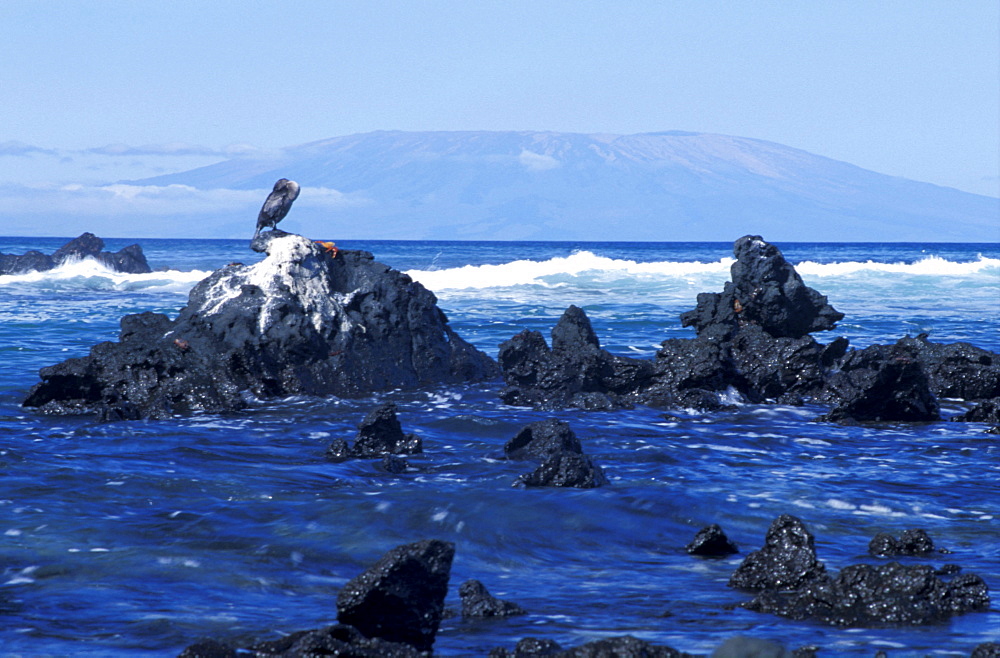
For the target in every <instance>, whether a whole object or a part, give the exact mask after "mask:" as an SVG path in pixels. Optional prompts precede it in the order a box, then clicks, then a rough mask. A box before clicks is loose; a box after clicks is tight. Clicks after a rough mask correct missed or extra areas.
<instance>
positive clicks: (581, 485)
mask: <svg viewBox="0 0 1000 658" xmlns="http://www.w3.org/2000/svg"><path fill="white" fill-rule="evenodd" d="M605 484H608V478H607V477H605V475H604V471H603V470H601V467H600V466H598V465H597V464H595V463H594V462H593V461H591V459H590V457H588V456H587V455H584V454H580V453H576V452H570V451H568V450H563V451H560V452H554V453H552V454H550V455H549V456H548V457H546V458H545V461H543V462H542V463H541V464H540V465H539V466H538V468H536V469H535V470H534V471H532V472H531V473H528V474H526V475H522V476H520V477H518V478H517V480H516V481H515V482H514V485H515V486H525V487H575V488H577V489H593V488H595V487H601V486H604V485H605Z"/></svg>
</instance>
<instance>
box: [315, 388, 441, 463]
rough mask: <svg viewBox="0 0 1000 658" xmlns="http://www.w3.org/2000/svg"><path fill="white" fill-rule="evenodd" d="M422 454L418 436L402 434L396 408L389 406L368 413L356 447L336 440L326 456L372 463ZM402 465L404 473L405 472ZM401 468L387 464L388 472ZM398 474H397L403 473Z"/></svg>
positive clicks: (356, 440)
mask: <svg viewBox="0 0 1000 658" xmlns="http://www.w3.org/2000/svg"><path fill="white" fill-rule="evenodd" d="M421 452H423V443H422V442H421V440H420V437H418V436H417V435H416V434H403V428H402V426H401V425H400V424H399V419H398V418H396V405H395V404H393V403H392V402H386V403H385V404H380V405H379V406H377V407H375V408H374V409H372V410H371V411H370V412H368V415H367V416H365V418H364V420H362V421H361V424H360V425H358V434H357V436H355V438H354V445H353V446H348V445H347V441H344V440H343V439H337V440H336V441H334V442H333V443H332V444H331V445H330V448H329V449H328V450H327V452H326V457H327V459H331V460H334V461H343V460H345V459H351V458H358V459H370V458H374V457H382V456H389V455H415V454H419V453H421ZM405 464H406V462H405V461H404V462H403V466H402V470H406V465H405ZM398 467H399V465H398V464H387V469H386V470H389V471H390V472H394V471H393V470H392V469H394V468H398ZM402 470H400V471H395V472H402Z"/></svg>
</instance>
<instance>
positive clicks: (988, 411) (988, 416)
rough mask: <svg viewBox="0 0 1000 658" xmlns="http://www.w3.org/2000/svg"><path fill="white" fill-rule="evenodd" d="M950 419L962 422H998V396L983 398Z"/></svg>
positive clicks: (999, 419)
mask: <svg viewBox="0 0 1000 658" xmlns="http://www.w3.org/2000/svg"><path fill="white" fill-rule="evenodd" d="M952 420H954V421H957V422H963V423H1000V398H993V399H991V400H983V401H982V402H980V403H979V404H977V405H976V406H974V407H973V408H972V409H969V410H968V411H966V412H965V413H962V414H959V415H958V416H955V417H954V418H952Z"/></svg>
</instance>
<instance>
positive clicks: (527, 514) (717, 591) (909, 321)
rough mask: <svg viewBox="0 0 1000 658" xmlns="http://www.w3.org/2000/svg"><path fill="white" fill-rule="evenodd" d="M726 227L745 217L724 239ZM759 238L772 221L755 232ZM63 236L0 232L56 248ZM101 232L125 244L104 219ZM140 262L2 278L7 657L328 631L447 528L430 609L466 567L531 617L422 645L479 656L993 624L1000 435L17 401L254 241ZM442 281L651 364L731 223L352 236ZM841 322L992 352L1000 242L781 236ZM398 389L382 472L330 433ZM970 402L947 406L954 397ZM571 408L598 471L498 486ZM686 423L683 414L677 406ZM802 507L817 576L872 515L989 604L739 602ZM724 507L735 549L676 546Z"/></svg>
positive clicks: (721, 269)
mask: <svg viewBox="0 0 1000 658" xmlns="http://www.w3.org/2000/svg"><path fill="white" fill-rule="evenodd" d="M733 237H734V238H735V237H738V236H733ZM765 237H766V236H765ZM65 242H66V240H65V239H50V238H44V239H43V238H39V239H35V238H0V252H5V253H23V252H24V251H26V250H28V249H39V250H41V251H44V252H46V253H51V252H52V251H54V250H55V249H56V248H58V247H59V246H61V245H62V244H63V243H65ZM106 242H107V247H106V248H107V249H110V250H117V249H119V248H121V247H123V246H125V245H127V244H129V243H131V242H133V241H131V240H106ZM141 244H142V247H143V249H144V251H145V253H146V255H147V258H148V259H149V262H150V265H151V266H152V267H153V268H154V269H159V268H169V269H166V270H165V271H158V272H154V273H152V274H146V275H123V274H114V273H111V272H108V271H106V270H104V269H102V268H100V267H98V266H97V265H95V264H93V263H90V262H82V263H76V264H73V265H68V266H65V267H62V268H60V269H58V270H54V271H51V272H46V273H38V274H29V275H23V276H6V277H3V276H0V655H3V656H8V655H9V656H19V655H23V656H46V655H51V656H66V655H74V656H171V655H177V654H178V653H179V652H180V651H181V650H182V649H183V648H184V647H185V646H187V645H188V644H190V643H192V642H195V641H197V640H199V639H203V638H209V637H211V638H216V639H222V640H228V641H231V642H233V643H241V642H242V643H248V642H251V641H254V640H257V639H273V638H274V637H276V636H277V635H278V634H280V633H287V632H291V631H296V630H302V629H309V628H316V627H320V626H323V625H326V624H329V623H332V622H333V621H334V620H335V617H336V605H335V602H336V594H337V591H338V589H339V588H340V587H341V586H342V585H343V584H344V583H345V582H346V581H347V580H349V579H350V578H352V577H353V576H355V575H357V574H358V573H360V572H361V571H362V570H363V569H365V568H366V567H367V566H369V565H370V564H372V563H373V562H374V561H375V560H376V559H377V558H378V557H380V556H381V555H382V554H383V553H384V552H385V551H387V550H389V549H390V548H392V547H394V546H397V545H399V544H403V543H407V542H411V541H416V540H419V539H424V538H439V539H444V540H448V541H452V542H455V544H456V550H457V552H456V558H455V563H454V567H453V571H452V578H451V588H450V589H451V592H450V594H449V598H448V605H449V606H450V607H452V608H454V609H456V610H457V609H458V607H459V603H458V596H457V590H458V585H459V584H460V583H461V582H463V581H464V580H466V579H468V578H476V579H479V580H481V581H482V582H483V583H484V584H485V585H486V586H487V587H488V588H489V589H490V591H491V592H492V593H493V594H494V595H496V596H499V597H501V598H505V599H509V600H512V601H515V602H517V603H519V604H520V605H521V606H522V607H524V608H525V609H526V610H527V611H528V614H527V615H525V616H522V617H514V618H510V619H505V620H495V621H476V622H472V621H465V620H462V619H461V617H458V616H453V617H450V618H448V619H446V620H445V621H444V623H443V625H442V627H441V630H440V632H439V634H438V637H437V641H436V644H435V653H436V654H438V655H442V656H476V655H485V654H486V653H487V652H488V651H489V649H490V648H492V647H496V646H504V647H508V648H512V647H513V645H514V643H515V642H516V641H517V640H518V639H520V638H522V637H525V636H534V637H544V638H551V639H554V640H556V641H557V642H559V643H561V644H563V645H564V646H574V645H577V644H581V643H583V642H586V641H590V640H593V639H596V638H599V637H604V636H612V635H621V634H626V633H628V634H632V635H635V636H638V637H641V638H645V639H648V640H650V641H653V642H657V643H663V644H668V645H670V646H673V647H674V648H677V649H680V650H683V651H687V652H692V653H710V652H711V651H712V649H713V648H715V647H716V646H718V645H719V644H721V643H722V642H723V641H724V640H725V639H726V638H728V637H730V636H733V635H750V636H755V637H761V638H767V639H772V640H776V641H780V642H782V643H784V644H785V645H786V646H788V647H789V648H795V647H799V646H803V645H818V646H820V647H822V648H823V653H822V654H821V655H866V656H871V655H873V654H874V653H875V652H876V651H878V650H885V651H888V652H889V655H891V656H912V655H944V656H947V655H956V656H958V655H968V654H969V652H970V651H971V650H972V648H973V647H974V646H975V645H977V644H979V643H981V642H985V641H988V640H998V639H1000V437H997V436H995V435H990V434H986V433H985V430H986V426H985V425H980V424H965V423H949V422H940V423H930V424H918V425H905V424H899V425H888V426H883V427H877V428H875V427H840V426H836V425H829V424H824V423H817V422H815V421H814V419H815V418H816V417H817V416H818V415H819V414H820V413H822V412H823V411H824V409H823V408H821V407H818V406H805V407H785V406H754V405H741V406H739V407H738V408H737V410H735V411H731V412H725V413H715V414H696V413H692V412H688V411H685V410H670V411H671V413H672V414H674V416H675V417H668V416H666V415H665V410H660V409H650V408H642V407H640V408H637V409H634V410H628V411H615V412H598V413H586V412H580V411H565V412H552V413H541V412H535V411H532V410H528V409H520V408H511V407H505V406H503V405H502V404H500V402H499V401H498V399H497V396H496V393H497V391H498V390H499V388H500V385H499V384H498V383H488V384H482V385H470V386H461V387H454V388H433V389H430V390H419V391H391V392H387V393H383V394H379V395H375V396H372V397H369V398H365V399H361V400H338V399H311V398H292V399H284V400H272V401H267V402H261V403H260V404H258V405H257V406H256V407H255V408H253V409H251V410H249V411H246V412H242V413H239V414H232V415H208V414H206V415H196V416H192V417H183V418H175V419H171V420H166V421H148V422H123V423H114V424H98V423H95V422H94V421H93V419H92V418H89V417H45V416H39V415H37V414H35V413H33V412H31V411H28V410H24V409H22V408H21V407H20V401H21V400H22V399H23V397H24V395H25V394H26V393H27V391H28V389H29V388H30V387H31V386H32V385H33V384H34V383H35V382H37V381H38V374H37V373H38V370H39V368H42V367H44V366H46V365H51V364H53V363H56V362H59V361H62V360H64V359H66V358H69V357H74V356H82V355H85V354H86V353H87V352H88V350H89V349H90V347H91V346H93V345H94V344H96V343H98V342H101V341H105V340H115V339H116V338H117V333H118V322H119V319H120V318H121V317H122V316H123V315H125V314H128V313H136V312H141V311H146V310H152V311H159V312H164V313H168V314H170V315H172V316H173V315H176V313H177V311H178V310H179V309H180V308H181V307H182V306H183V305H184V304H185V302H186V299H187V293H188V291H189V290H190V288H191V287H192V286H193V285H194V284H195V283H196V282H197V281H199V280H200V279H201V278H203V277H204V276H207V275H208V274H209V273H210V272H211V271H212V270H214V269H216V268H218V267H221V266H224V265H226V264H227V263H229V262H233V261H242V262H252V261H254V260H257V259H259V258H260V255H258V254H255V253H253V252H251V251H250V250H249V249H248V248H247V243H246V242H243V241H227V240H219V241H211V240H144V241H142V243H141ZM340 246H341V247H343V248H349V249H351V248H354V249H367V250H370V251H372V252H373V253H374V254H375V256H376V258H377V259H378V260H380V261H382V262H384V263H387V264H389V265H391V266H393V267H395V268H396V269H399V270H403V271H407V272H409V273H410V274H411V275H412V276H413V277H414V278H415V279H417V280H419V281H421V282H422V283H424V285H426V286H427V287H428V288H429V289H431V290H433V291H435V293H436V294H437V296H438V299H439V303H440V306H441V307H442V309H444V311H445V312H446V314H447V315H448V317H449V318H450V320H451V324H452V326H453V327H454V328H455V329H456V330H457V331H458V332H459V333H460V334H461V335H462V336H463V337H464V338H466V339H467V340H469V341H470V342H472V343H473V344H475V345H476V346H477V347H479V348H480V349H482V350H484V351H486V352H487V353H489V354H491V355H493V356H495V355H496V353H497V346H498V345H499V343H500V342H502V341H503V340H505V339H507V338H510V337H511V336H512V335H514V334H515V333H517V332H519V331H521V330H522V329H537V330H540V331H542V332H543V333H544V334H545V335H546V336H548V332H549V331H550V329H551V327H552V326H553V324H554V323H555V322H556V320H557V319H558V317H559V316H560V314H561V313H562V312H563V310H565V308H566V307H567V306H568V305H569V304H576V305H578V306H580V307H582V308H583V309H584V310H586V312H587V314H588V315H589V316H590V318H591V321H592V322H593V324H594V327H595V330H596V331H597V334H598V336H599V337H600V339H601V342H602V346H604V347H606V348H607V349H609V350H610V351H611V352H613V353H616V354H622V355H626V356H633V357H652V355H653V354H654V353H655V351H656V349H657V347H658V345H659V343H660V342H661V341H663V340H665V339H667V338H671V337H688V336H692V335H693V332H692V330H690V329H685V328H682V327H681V326H680V321H679V319H678V315H679V314H680V313H682V312H683V311H685V310H688V309H690V308H692V307H693V306H694V301H695V296H696V295H697V293H699V292H703V291H717V290H721V288H722V285H723V284H724V282H725V281H727V280H728V278H729V265H730V264H731V262H732V260H731V258H732V243H731V242H718V243H634V244H630V243H538V242H533V243H519V242H509V243H475V242H448V243H445V242H387V241H371V242H360V241H358V242H343V243H341V244H340ZM779 246H780V247H781V248H782V251H783V252H784V254H785V256H786V257H787V258H788V260H789V261H790V262H792V263H793V264H795V265H796V268H797V269H798V271H799V273H800V274H801V275H802V276H803V278H804V279H805V281H806V283H807V284H808V285H810V286H812V287H814V288H816V289H817V290H819V291H820V292H822V293H823V294H825V295H827V296H828V297H829V300H830V302H831V303H832V304H833V306H835V307H836V308H837V309H838V310H840V311H842V312H844V313H845V314H846V317H845V319H844V320H843V321H842V322H841V323H840V325H839V327H838V328H837V329H836V330H835V331H833V332H826V334H825V335H824V334H820V335H818V336H817V338H818V339H819V340H820V341H821V342H829V341H830V340H832V339H833V338H834V337H835V336H838V335H840V336H846V337H847V338H849V339H850V341H851V344H852V345H853V346H855V347H865V346H867V345H871V344H874V343H888V342H893V341H895V340H896V339H897V338H900V337H902V336H904V335H907V334H909V335H916V334H918V333H921V332H927V333H929V334H930V337H931V340H935V341H941V342H952V341H958V340H963V341H968V342H971V343H973V344H975V345H978V346H981V347H985V348H988V349H991V350H993V351H1000V312H998V310H1000V245H997V244H975V245H967V244H966V245H961V244H779ZM387 400H391V401H394V402H395V403H396V404H397V406H398V410H399V418H400V421H401V423H402V424H403V428H404V431H407V432H415V433H417V434H419V435H420V436H421V437H422V439H423V442H424V453H423V454H422V455H416V456H411V457H409V458H408V461H409V462H410V465H411V467H412V468H411V470H410V471H409V472H407V473H404V474H402V475H400V476H392V475H389V474H387V473H384V472H381V471H380V470H379V469H378V468H377V466H376V464H375V463H374V462H370V461H364V460H362V461H351V462H346V463H341V464H334V463H328V462H327V461H325V460H324V457H323V455H324V452H325V450H326V448H327V446H328V444H329V443H330V442H331V441H332V440H333V439H334V438H338V437H343V438H347V439H351V438H353V436H354V432H355V429H356V424H357V423H358V422H359V421H360V420H361V419H362V418H363V417H364V415H365V414H366V413H367V412H368V411H369V410H370V409H371V408H372V407H373V406H375V405H376V404H377V403H380V402H383V401H387ZM966 407H967V405H966V404H965V403H964V402H962V401H959V400H946V401H943V408H944V412H945V414H946V415H953V414H955V413H958V412H960V411H961V410H963V409H964V408H966ZM546 417H556V418H560V419H563V420H566V421H567V422H569V423H570V425H571V426H572V427H573V429H574V431H575V432H576V433H577V435H578V436H579V437H580V439H581V442H582V443H583V446H584V451H585V452H586V453H587V454H588V455H590V456H591V457H592V458H593V459H594V461H595V462H597V463H598V464H600V465H601V466H602V467H603V468H604V470H605V473H606V475H607V476H608V478H609V479H610V481H611V484H610V485H609V486H606V487H603V488H600V489H596V490H586V491H581V490H572V489H533V490H524V489H516V488H512V487H511V483H512V482H513V481H514V479H515V478H516V477H517V476H518V475H519V474H521V473H525V472H528V471H530V470H532V469H533V467H534V466H533V464H531V463H526V462H507V461H505V460H503V458H502V456H503V445H504V443H505V442H506V441H507V440H508V439H510V438H511V437H512V436H513V435H514V434H515V433H516V432H517V431H518V430H519V429H520V428H521V427H522V426H523V425H525V424H527V423H529V422H532V421H535V420H539V419H542V418H546ZM678 417H679V418H678ZM782 513H791V514H794V515H796V516H798V517H799V518H801V519H802V520H803V521H804V522H805V523H806V524H807V525H808V527H809V528H810V529H811V530H812V532H813V533H814V534H815V536H816V545H817V551H818V554H819V558H820V559H821V560H823V561H824V562H825V563H826V565H827V567H828V569H831V570H838V569H840V568H842V567H844V566H846V565H848V564H853V563H857V562H877V560H875V559H873V558H869V557H867V555H866V553H867V545H868V541H869V540H870V539H871V537H872V536H874V535H875V534H876V533H878V532H890V533H893V534H897V535H898V534H899V533H900V532H902V531H903V530H905V529H909V528H923V529H925V530H927V531H928V532H929V533H930V535H931V537H932V538H933V540H934V542H935V545H936V546H938V547H939V548H946V549H949V550H950V551H953V552H952V553H951V554H949V555H934V556H931V557H930V558H924V559H920V560H916V559H913V558H903V561H906V562H918V563H931V564H934V565H936V566H940V565H942V564H945V563H955V564H958V565H961V566H962V567H963V569H964V570H965V571H969V572H974V573H978V574H979V575H981V576H982V577H983V578H984V579H985V580H986V582H987V584H988V585H989V587H990V589H991V596H992V606H991V610H990V611H989V612H983V613H973V614H967V615H963V616H959V617H955V618H953V619H951V620H950V621H948V622H947V623H944V624H940V625H934V626H928V627H919V628H897V629H842V628H830V627H826V626H823V625H819V624H814V623H810V622H793V621H788V620H785V619H781V618H778V617H774V616H771V615H762V614H758V613H753V612H749V611H746V610H743V609H741V608H734V607H733V606H735V605H736V604H738V603H739V602H741V601H744V600H747V599H748V598H749V596H748V595H746V594H743V593H741V592H737V591H734V590H732V589H729V588H728V587H727V586H726V582H727V580H728V578H729V575H730V574H731V572H732V571H733V570H734V569H735V568H736V566H737V565H738V564H739V562H740V561H741V560H742V559H743V557H745V556H746V554H747V553H749V552H750V551H752V550H755V549H757V548H759V547H760V546H761V545H762V544H763V540H764V533H765V532H766V530H767V527H768V525H769V524H770V522H771V521H772V520H773V519H774V518H775V517H776V516H778V515H779V514H782ZM709 523H719V524H720V525H722V527H723V529H724V530H725V531H726V533H727V534H728V535H729V537H730V538H731V539H733V540H734V541H735V542H736V543H737V544H738V545H739V547H740V549H741V554H740V555H738V556H734V557H732V558H730V559H725V560H702V559H698V558H694V557H691V556H688V555H687V554H686V553H685V552H684V546H685V545H686V544H687V543H688V542H689V541H690V540H691V539H692V537H693V536H694V534H695V533H696V532H697V531H698V530H699V529H700V528H702V527H703V526H705V525H707V524H709Z"/></svg>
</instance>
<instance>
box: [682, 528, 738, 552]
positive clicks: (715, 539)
mask: <svg viewBox="0 0 1000 658" xmlns="http://www.w3.org/2000/svg"><path fill="white" fill-rule="evenodd" d="M685 550H687V552H688V553H690V554H691V555H700V556H702V557H726V556H728V555H733V554H734V553H739V552H740V551H739V549H738V548H737V547H736V544H734V543H733V542H732V541H731V540H730V539H729V537H727V536H726V533H724V532H723V531H722V528H721V527H719V525H718V524H717V523H713V524H712V525H709V526H706V527H704V528H702V529H701V530H699V531H698V534H696V535H695V536H694V539H692V540H691V543H690V544H688V545H687V546H686V547H685Z"/></svg>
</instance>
